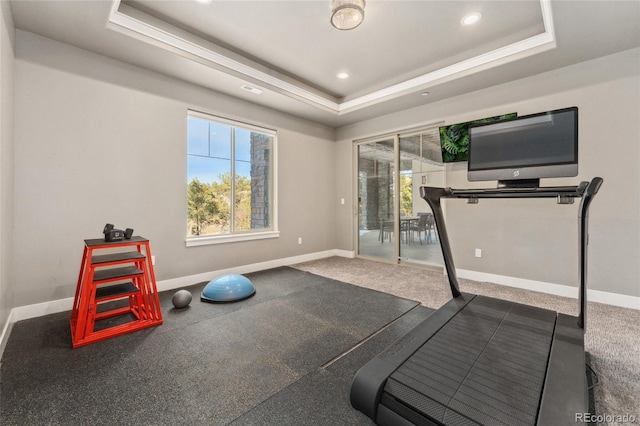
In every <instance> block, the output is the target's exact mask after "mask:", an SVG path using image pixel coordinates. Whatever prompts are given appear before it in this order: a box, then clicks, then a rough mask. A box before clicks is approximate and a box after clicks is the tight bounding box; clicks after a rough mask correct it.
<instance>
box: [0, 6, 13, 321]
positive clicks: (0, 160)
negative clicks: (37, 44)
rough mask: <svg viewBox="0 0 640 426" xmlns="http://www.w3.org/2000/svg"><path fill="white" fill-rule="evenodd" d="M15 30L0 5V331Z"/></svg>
mask: <svg viewBox="0 0 640 426" xmlns="http://www.w3.org/2000/svg"><path fill="white" fill-rule="evenodd" d="M14 42H15V29H14V26H13V20H12V17H11V10H10V9H9V3H8V2H6V1H3V2H0V332H1V331H2V330H3V329H4V327H5V325H6V323H7V320H8V318H9V313H10V312H11V308H13V306H14V300H13V286H12V285H11V268H12V249H13V247H12V241H13V232H12V228H13V204H12V202H13V82H14V80H13V79H14V77H13V68H14V63H15V53H14Z"/></svg>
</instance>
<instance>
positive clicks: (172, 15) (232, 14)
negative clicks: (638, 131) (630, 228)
mask: <svg viewBox="0 0 640 426" xmlns="http://www.w3.org/2000/svg"><path fill="white" fill-rule="evenodd" d="M11 9H12V13H13V18H14V22H15V25H16V28H19V29H22V30H25V31H30V32H33V33H36V34H39V35H42V36H45V37H49V38H52V39H55V40H58V41H61V42H64V43H68V44H71V45H73V46H77V47H80V48H83V49H86V50H89V51H93V52H96V53H99V54H102V55H105V56H108V57H111V58H114V59H118V60H121V61H125V62H128V63H131V64H133V65H137V66H141V67H144V68H148V69H151V70H154V71H157V72H160V73H163V74H166V75H169V76H173V77H176V78H180V79H183V80H185V81H188V82H191V83H194V84H197V85H200V86H202V87H205V88H209V89H213V90H216V91H219V92H222V93H226V94H229V95H231V96H235V97H238V98H242V99H246V100H249V101H251V102H255V103H258V104H262V105H265V106H268V107H271V108H275V109H278V110H281V111H284V112H288V113H291V114H294V115H297V116H300V117H304V118H307V119H310V120H314V121H317V122H319V123H322V124H326V125H328V126H331V127H339V126H343V125H347V124H351V123H354V122H357V121H361V120H364V119H369V118H373V117H376V116H379V115H382V114H387V113H390V112H395V111H398V110H402V109H406V108H410V107H414V106H418V105H422V104H425V103H429V102H434V101H437V100H441V99H445V98H447V97H451V96H456V95H458V94H461V93H465V92H469V91H473V90H478V89H481V88H485V87H488V86H492V85H496V84H500V83H504V82H507V81H512V80H515V79H519V78H523V77H526V76H529V75H533V74H537V73H540V72H544V71H548V70H552V69H555V68H560V67H563V66H567V65H571V64H574V63H578V62H582V61H585V60H589V59H593V58H597V57H600V56H604V55H607V54H611V53H615V52H618V51H622V50H627V49H630V48H634V47H638V46H640V2H638V1H637V0H633V1H620V0H616V1H611V0H605V1H578V0H562V1H556V0H554V1H550V0H517V1H495V0H493V1H479V0H478V1H462V0H461V1H451V0H449V1H418V0H413V1H399V0H396V1H376V0H369V1H368V2H367V4H366V9H365V20H364V22H363V24H362V25H360V26H359V27H358V28H356V29H355V30H352V31H340V30H337V29H335V28H333V27H332V26H331V24H330V22H329V0H323V1H316V0H298V1H266V0H262V1H242V0H236V1H219V0H213V2H211V3H210V4H200V3H198V2H196V1H194V0H179V1H178V0H176V1H168V0H164V1H158V0H155V1H150V0H135V1H126V2H120V1H118V0H115V1H52V0H49V1H12V2H11ZM471 12H480V13H481V14H482V19H481V20H480V22H479V23H477V24H476V25H474V26H470V27H463V26H462V25H460V19H461V18H462V17H463V16H464V15H466V14H468V13H471ZM338 72H348V73H349V74H350V77H349V78H348V79H344V80H341V79H338V78H337V77H336V74H337V73H338ZM243 85H249V86H251V87H255V88H259V89H261V90H262V91H263V93H262V94H259V95H256V94H253V93H250V92H247V91H246V90H243V89H241V86H243ZM424 92H429V95H428V96H423V95H422V94H423V93H424Z"/></svg>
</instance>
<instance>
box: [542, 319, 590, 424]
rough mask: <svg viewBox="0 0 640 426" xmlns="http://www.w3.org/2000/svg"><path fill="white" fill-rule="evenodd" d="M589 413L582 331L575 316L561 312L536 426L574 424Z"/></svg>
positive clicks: (552, 344)
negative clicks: (584, 414) (583, 414)
mask: <svg viewBox="0 0 640 426" xmlns="http://www.w3.org/2000/svg"><path fill="white" fill-rule="evenodd" d="M588 411H589V394H588V391H587V373H586V369H585V356H584V336H583V330H582V328H580V326H579V325H578V324H577V323H576V317H573V316H569V315H565V314H560V313H559V314H558V321H557V322H556V332H555V334H554V337H553V342H552V343H551V354H550V355H549V364H548V366H547V374H546V378H545V381H544V388H543V390H542V399H541V401H540V409H539V411H538V421H537V425H538V426H561V425H575V424H576V423H578V422H577V421H576V419H578V418H579V417H578V416H576V415H577V414H582V413H587V412H588Z"/></svg>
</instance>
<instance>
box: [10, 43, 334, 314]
mask: <svg viewBox="0 0 640 426" xmlns="http://www.w3.org/2000/svg"><path fill="white" fill-rule="evenodd" d="M15 86H16V92H15V103H16V108H15V201H14V211H15V221H14V222H15V223H14V224H15V241H14V265H15V269H14V274H13V280H12V285H13V288H14V293H15V300H14V306H22V305H27V304H33V303H38V302H44V301H49V300H56V299H62V298H67V297H73V295H74V291H75V287H76V281H77V275H78V271H79V267H80V261H81V256H82V250H83V239H85V238H98V237H100V236H101V231H102V227H103V226H104V224H105V223H107V222H109V223H113V224H115V225H116V226H117V227H123V228H124V227H131V228H134V229H135V233H136V234H138V235H142V236H144V237H146V238H149V239H150V241H151V250H152V253H153V254H154V255H155V256H156V276H157V279H158V280H165V279H171V278H177V277H183V276H189V275H194V274H198V273H204V272H209V271H215V270H219V269H224V268H231V267H234V266H238V265H246V264H252V263H257V262H263V261H268V260H273V259H280V258H286V257H291V256H296V255H301V254H306V253H313V252H319V251H323V250H330V249H334V248H335V246H336V244H335V238H334V235H335V234H334V232H333V224H334V213H333V212H334V206H333V205H332V201H333V196H334V187H335V179H334V174H333V173H332V169H333V165H332V163H333V155H334V146H335V143H334V137H335V133H334V130H333V129H330V128H325V127H322V126H319V125H317V124H314V123H310V122H306V121H303V120H300V119H296V118H293V117H291V116H288V115H285V114H281V113H278V112H275V111H273V110H270V109H267V108H263V107H260V106H257V105H255V104H251V103H248V102H244V101H240V100H237V99H234V98H231V97H228V96H224V95H221V94H218V93H215V92H211V91H207V90H204V89H202V88H199V87H195V86H192V85H188V84H185V83H182V82H179V81H177V80H174V79H171V78H168V77H165V76H162V75H159V74H155V73H152V72H148V71H146V70H142V69H140V68H136V67H132V66H129V65H126V64H124V63H121V62H118V61H114V60H110V59H108V58H105V57H102V56H98V55H95V54H92V53H89V52H87V51H83V50H79V49H76V48H73V47H71V46H68V45H65V44H61V43H57V42H54V41H52V40H49V39H46V38H42V37H39V36H36V35H33V34H31V33H27V32H22V31H18V32H17V44H16V70H15ZM188 108H195V109H198V110H201V111H204V112H211V113H214V114H218V115H221V116H224V117H227V118H231V119H240V120H242V121H245V122H250V123H254V124H257V125H263V126H265V127H268V128H275V129H277V131H278V147H277V150H278V164H277V175H278V199H279V209H278V220H279V224H280V238H277V239H268V240H260V241H249V242H236V243H231V244H224V245H212V246H200V247H190V248H186V247H185V235H186V209H187V207H186V176H187V170H186V167H187V166H186V117H187V109H188ZM298 237H302V238H303V242H304V244H302V245H298V241H297V240H298Z"/></svg>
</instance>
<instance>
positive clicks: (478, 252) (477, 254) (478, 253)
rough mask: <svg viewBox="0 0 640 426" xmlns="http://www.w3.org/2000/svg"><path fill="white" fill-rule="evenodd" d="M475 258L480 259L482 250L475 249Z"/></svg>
mask: <svg viewBox="0 0 640 426" xmlns="http://www.w3.org/2000/svg"><path fill="white" fill-rule="evenodd" d="M476 257H482V249H479V248H477V249H476Z"/></svg>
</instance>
